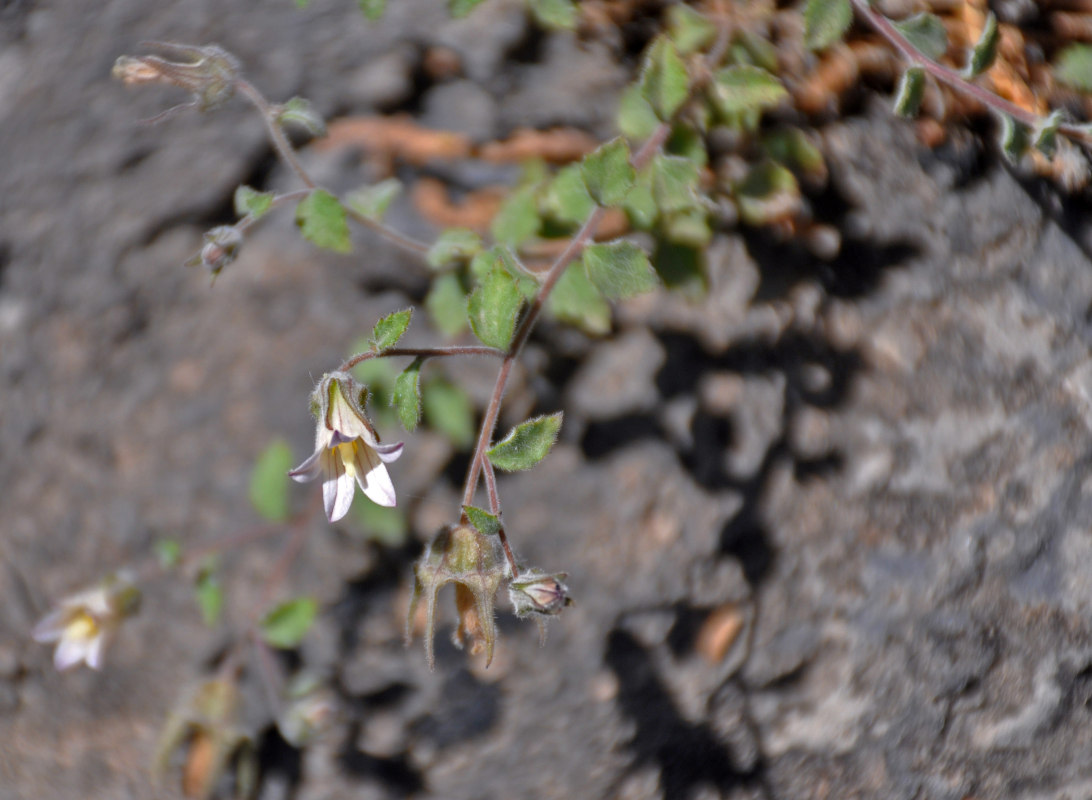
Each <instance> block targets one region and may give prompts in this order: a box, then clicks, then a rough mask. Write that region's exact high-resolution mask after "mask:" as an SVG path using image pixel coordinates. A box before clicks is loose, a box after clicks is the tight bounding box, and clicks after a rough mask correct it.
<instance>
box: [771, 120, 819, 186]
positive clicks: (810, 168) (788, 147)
mask: <svg viewBox="0 0 1092 800" xmlns="http://www.w3.org/2000/svg"><path fill="white" fill-rule="evenodd" d="M762 150H763V152H764V153H765V154H766V155H767V156H768V157H769V158H771V159H773V160H774V161H779V162H781V163H782V164H784V165H785V166H787V167H791V168H793V169H795V170H798V171H800V172H804V173H809V174H813V175H825V174H826V162H825V161H824V160H823V153H822V151H821V150H820V149H819V148H818V147H816V146H815V144H814V143H813V142H812V140H811V139H810V138H809V137H808V134H806V133H804V131H802V130H800V129H799V128H779V129H777V130H772V131H769V132H767V133H764V135H763V137H762Z"/></svg>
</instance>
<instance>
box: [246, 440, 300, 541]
mask: <svg viewBox="0 0 1092 800" xmlns="http://www.w3.org/2000/svg"><path fill="white" fill-rule="evenodd" d="M290 469H292V448H291V447H289V446H288V444H287V443H286V442H284V441H283V440H281V439H276V440H274V441H273V442H271V443H270V444H269V446H268V447H266V448H265V450H263V451H262V453H261V455H259V456H258V460H257V461H255V462H254V469H252V470H251V472H250V503H251V505H253V506H254V510H255V511H257V512H258V514H259V515H261V516H262V517H263V518H265V519H267V520H269V521H270V522H283V521H284V520H286V519H288V516H289V513H290V510H291V509H290V508H289V503H288V500H289V494H288V487H289V478H288V471H289V470H290Z"/></svg>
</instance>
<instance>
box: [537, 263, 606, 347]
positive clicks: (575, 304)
mask: <svg viewBox="0 0 1092 800" xmlns="http://www.w3.org/2000/svg"><path fill="white" fill-rule="evenodd" d="M546 310H547V311H549V313H550V314H551V315H552V316H554V317H556V318H557V319H560V320H563V321H565V322H571V323H572V324H574V325H576V326H578V327H579V328H581V329H582V330H584V331H586V332H588V333H592V334H596V335H602V334H605V333H608V332H610V306H609V305H607V302H606V301H605V300H604V299H603V298H602V296H601V295H600V294H599V290H598V289H596V288H595V285H594V284H592V282H591V281H590V280H589V279H588V276H587V273H586V272H585V270H584V265H583V264H577V263H573V264H570V265H569V266H568V267H566V269H565V271H564V272H563V273H562V274H561V278H560V279H559V280H558V282H557V283H556V284H555V285H554V290H553V292H551V293H550V299H549V300H547V301H546Z"/></svg>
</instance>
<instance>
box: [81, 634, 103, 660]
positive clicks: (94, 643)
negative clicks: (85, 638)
mask: <svg viewBox="0 0 1092 800" xmlns="http://www.w3.org/2000/svg"><path fill="white" fill-rule="evenodd" d="M105 650H106V634H105V633H103V634H100V635H98V636H96V637H95V638H94V639H92V640H91V641H90V642H88V643H87V649H86V653H85V654H84V658H83V660H84V661H85V662H87V666H89V667H91V669H102V663H103V662H102V655H103V653H104V652H105Z"/></svg>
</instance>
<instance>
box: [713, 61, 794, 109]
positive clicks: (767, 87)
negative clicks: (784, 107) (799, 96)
mask: <svg viewBox="0 0 1092 800" xmlns="http://www.w3.org/2000/svg"><path fill="white" fill-rule="evenodd" d="M710 91H711V93H712V99H713V102H714V104H715V105H716V107H717V109H718V110H719V111H720V112H721V113H722V114H726V115H738V114H743V113H747V112H754V113H758V112H761V111H764V110H765V109H768V108H773V107H774V106H776V105H778V104H779V103H780V102H781V101H782V100H784V99H785V98H786V97H788V96H789V93H788V92H787V91H785V87H784V86H782V85H781V81H779V80H778V79H777V78H775V77H774V76H773V75H771V74H770V73H769V72H767V71H766V70H764V69H762V68H761V67H751V66H733V67H725V68H724V69H722V70H720V71H718V72H717V74H716V75H715V76H714V78H713V83H712V86H711V89H710Z"/></svg>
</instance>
